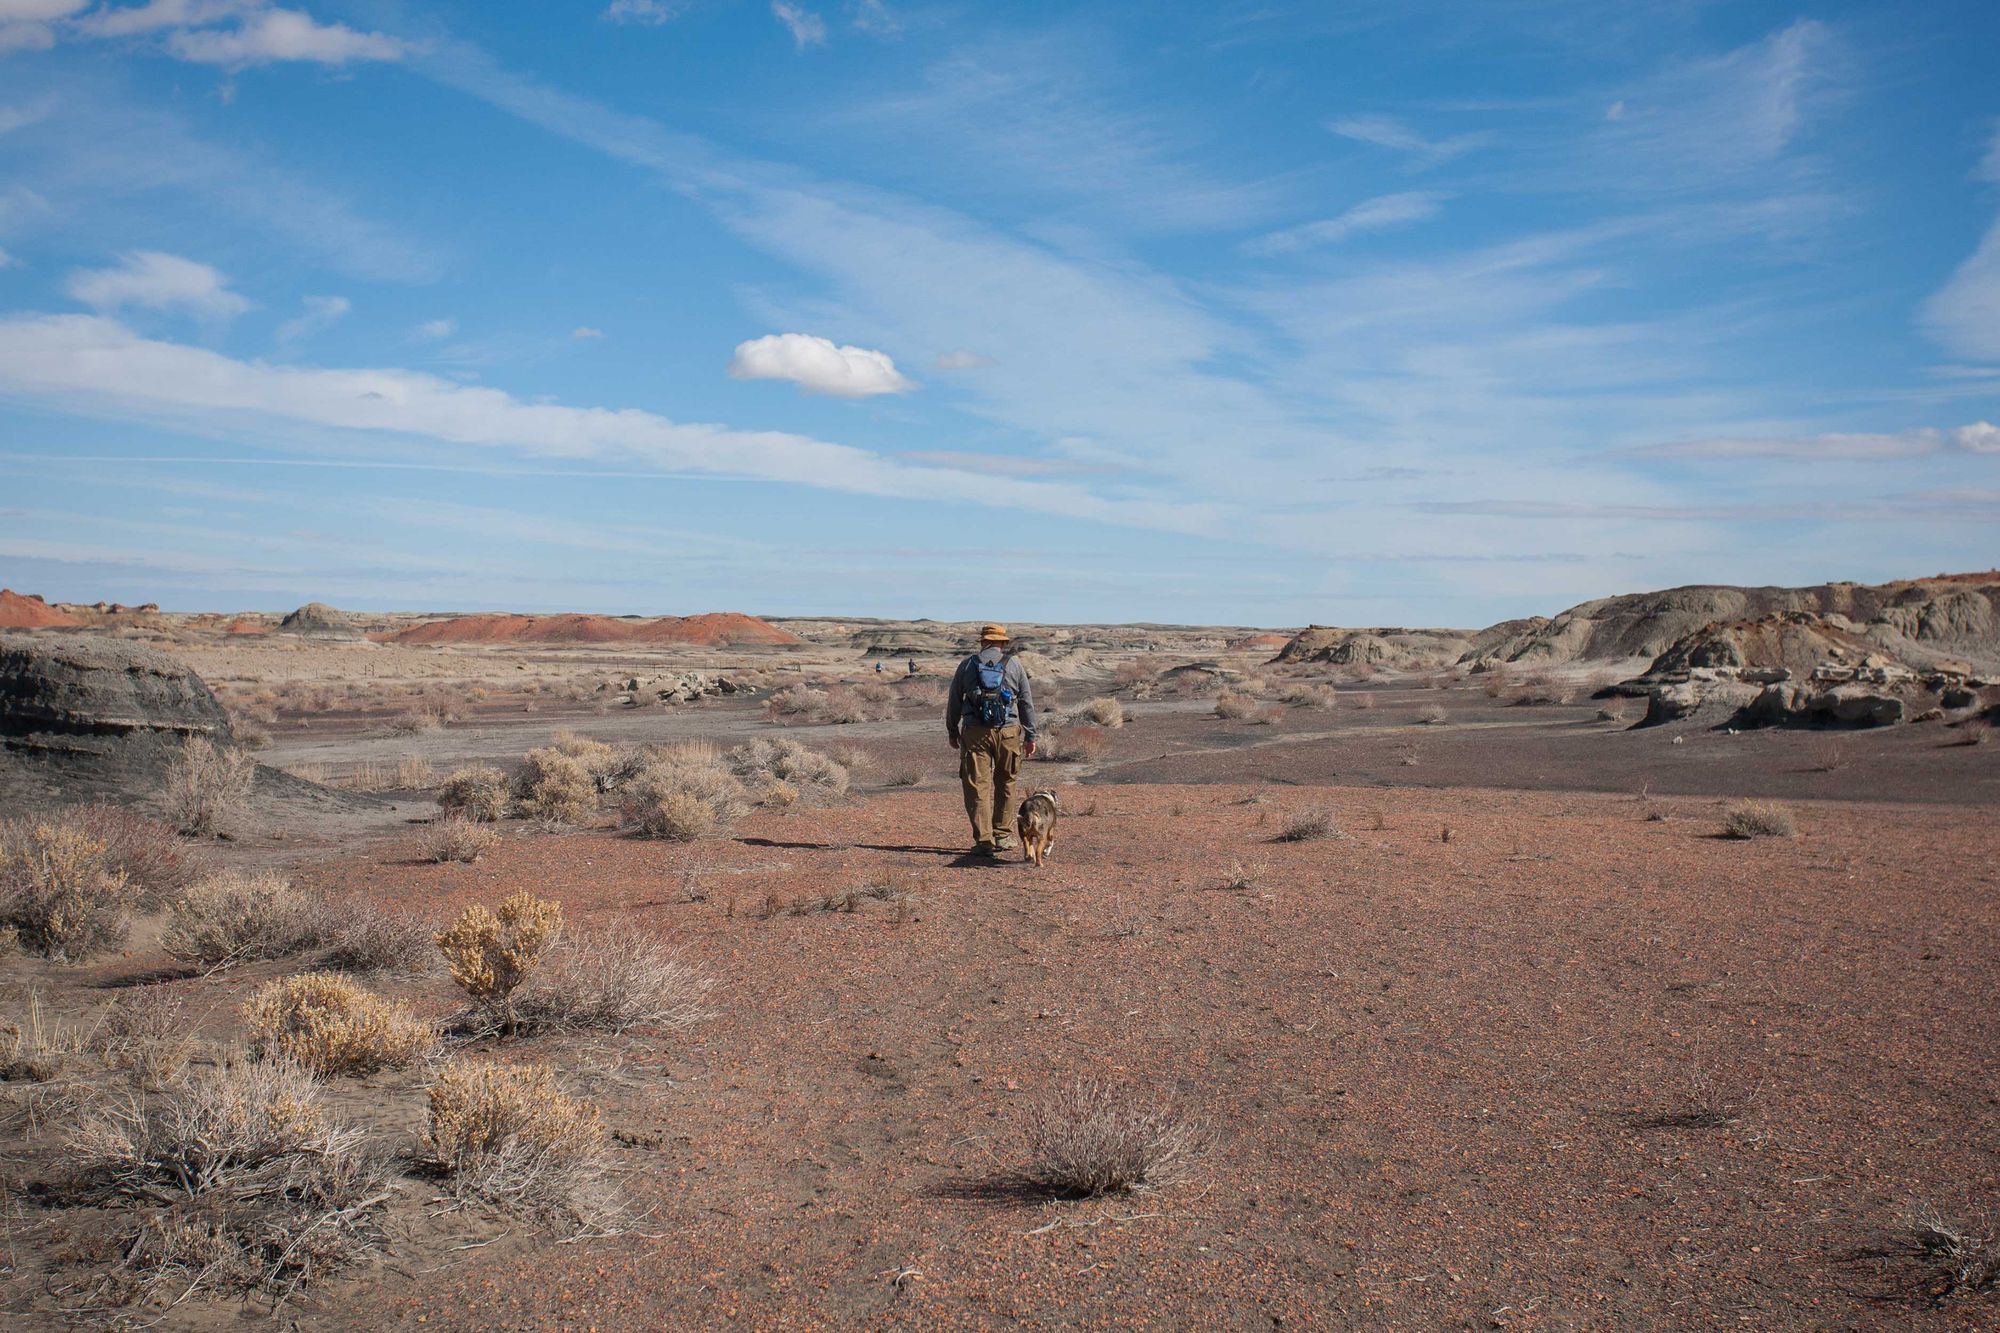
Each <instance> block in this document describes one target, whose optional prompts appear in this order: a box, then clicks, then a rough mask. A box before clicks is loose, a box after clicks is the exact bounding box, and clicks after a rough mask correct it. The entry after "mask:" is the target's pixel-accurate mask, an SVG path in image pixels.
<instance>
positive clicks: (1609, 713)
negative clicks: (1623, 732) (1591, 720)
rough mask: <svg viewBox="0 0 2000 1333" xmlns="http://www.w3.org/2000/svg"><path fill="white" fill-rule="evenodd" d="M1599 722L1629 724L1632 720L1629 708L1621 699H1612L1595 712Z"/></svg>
mask: <svg viewBox="0 0 2000 1333" xmlns="http://www.w3.org/2000/svg"><path fill="white" fill-rule="evenodd" d="M1597 720H1598V721H1599V722H1629V721H1631V720H1632V713H1631V710H1630V708H1629V707H1628V706H1627V705H1626V703H1625V701H1624V700H1623V699H1613V700H1611V701H1610V702H1609V703H1607V704H1605V705H1604V707H1602V708H1600V709H1598V710H1597Z"/></svg>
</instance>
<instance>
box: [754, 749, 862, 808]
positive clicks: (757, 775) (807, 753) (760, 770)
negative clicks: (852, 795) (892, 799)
mask: <svg viewBox="0 0 2000 1333" xmlns="http://www.w3.org/2000/svg"><path fill="white" fill-rule="evenodd" d="M724 758H725V760H726V761H727V763H728V765H729V768H730V770H731V771H732V772H733V773H735V775H736V777H737V778H738V779H739V780H740V781H742V782H744V783H745V784H747V785H748V786H750V787H751V788H753V789H768V788H769V787H771V786H772V785H773V784H777V783H783V784H785V785H787V786H789V787H791V788H792V789H793V791H794V793H795V799H796V800H800V801H804V802H805V803H806V804H808V805H828V804H831V803H833V802H834V801H838V800H839V799H840V798H841V797H843V796H845V795H847V788H848V784H849V782H850V780H851V779H850V777H849V774H848V771H847V768H846V766H845V765H843V764H841V763H840V762H839V761H838V760H836V759H834V757H833V756H832V755H829V754H822V753H821V752H820V751H818V750H814V749H809V748H808V747H806V746H804V745H801V744H799V743H798V742H797V741H795V740H793V739H791V738H790V737H789V736H780V737H777V738H775V739H773V738H771V737H763V736H760V737H758V738H757V739H756V740H753V741H751V742H750V743H749V744H747V745H739V746H737V747H736V748H735V749H733V750H731V751H730V752H729V753H728V754H727V755H726V756H724ZM767 803H770V804H779V803H780V802H769V801H767ZM782 804H791V802H782Z"/></svg>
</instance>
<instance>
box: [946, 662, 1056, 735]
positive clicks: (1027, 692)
mask: <svg viewBox="0 0 2000 1333" xmlns="http://www.w3.org/2000/svg"><path fill="white" fill-rule="evenodd" d="M1000 680H1001V682H1002V683H1003V684H1004V685H1006V687H1007V688H1008V689H1010V690H1012V691H1013V692H1014V702H1013V704H1012V706H1011V707H1009V708H1008V710H1007V720H1008V721H1009V722H1019V723H1020V724H1021V734H1022V735H1023V736H1024V737H1026V738H1027V739H1028V740H1033V739H1035V696H1034V693H1033V690H1032V689H1031V688H1030V686H1029V684H1028V668H1026V667H1025V666H1022V665H1021V659H1020V658H1018V657H1009V658H1007V659H1006V660H1005V661H1004V662H1002V663H1001V666H1000ZM978 689H979V654H977V653H974V654H973V655H972V656H970V657H968V658H966V659H965V660H964V661H963V662H960V663H959V664H958V670H957V671H955V672H953V673H952V677H951V691H950V693H949V694H947V695H946V697H945V702H944V729H945V730H946V731H947V732H949V733H950V734H951V735H953V736H956V735H958V724H959V721H960V719H962V718H963V717H964V716H965V710H966V707H967V705H968V704H969V703H970V701H971V699H972V696H973V695H974V694H975V693H976V692H977V691H978Z"/></svg>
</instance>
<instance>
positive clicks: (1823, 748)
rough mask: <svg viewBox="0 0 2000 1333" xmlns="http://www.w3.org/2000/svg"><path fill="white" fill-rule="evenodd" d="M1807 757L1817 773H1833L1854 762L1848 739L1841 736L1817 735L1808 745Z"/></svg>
mask: <svg viewBox="0 0 2000 1333" xmlns="http://www.w3.org/2000/svg"><path fill="white" fill-rule="evenodd" d="M1806 758H1807V760H1808V762H1810V763H1811V764H1812V767H1813V771H1814V772H1816V773H1833V772H1837V771H1838V770H1840V769H1843V768H1846V767H1847V766H1848V764H1849V763H1851V762H1852V756H1850V755H1849V754H1848V752H1847V741H1846V740H1845V738H1843V737H1840V736H1815V737H1813V739H1812V741H1811V743H1810V744H1808V745H1807V746H1806Z"/></svg>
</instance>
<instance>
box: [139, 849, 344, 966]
mask: <svg viewBox="0 0 2000 1333" xmlns="http://www.w3.org/2000/svg"><path fill="white" fill-rule="evenodd" d="M313 907H314V904H313V901H312V899H311V898H310V897H309V896H308V895H307V894H305V893H303V892H301V891H300V890H299V889H297V888H295V887H293V885H292V882H291V880H289V879H287V878H285V877H284V876H283V875H280V874H278V873H277V872H276V871H272V870H224V871H220V872H218V873H216V874H213V875H210V876H208V877H207V878H206V879H203V880H201V881H199V882H197V883H196V884H194V885H193V886H191V887H190V888H189V889H188V890H187V891H186V892H185V893H183V894H182V895H181V896H180V897H179V898H177V899H175V900H174V901H173V902H172V903H171V904H170V905H169V906H168V917H167V924H166V927H165V928H164V929H163V930H162V931H161V932H160V948H161V949H163V950H164V951H165V952H166V955H167V957H169V958H171V959H173V960H174V961H175V962H177V963H181V964H184V965H186V966H188V967H194V968H199V969H201V970H202V971H204V972H213V971H216V970H217V969H219V968H224V967H230V966H233V965H235V964H237V963H245V962H252V961H256V960H258V959H266V958H290V957H293V956H295V955H297V954H301V953H304V952H305V951H306V950H308V949H311V948H312V947H313V946H314V945H315V944H317V943H318V942H319V926H318V923H317V921H316V920H315V913H314V910H313Z"/></svg>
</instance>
